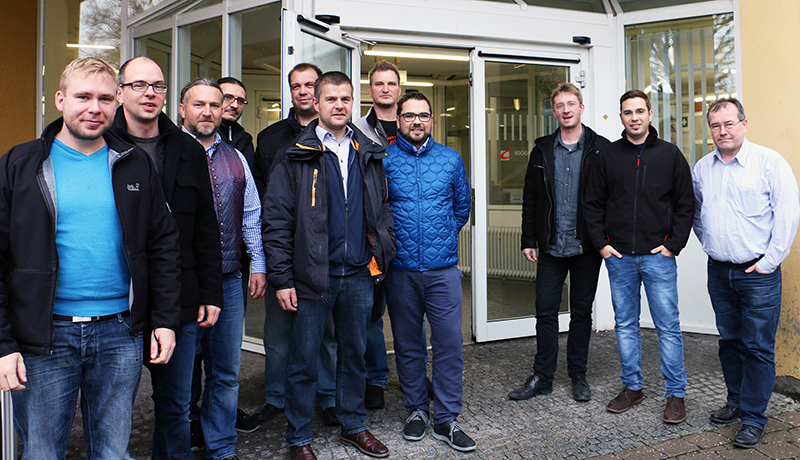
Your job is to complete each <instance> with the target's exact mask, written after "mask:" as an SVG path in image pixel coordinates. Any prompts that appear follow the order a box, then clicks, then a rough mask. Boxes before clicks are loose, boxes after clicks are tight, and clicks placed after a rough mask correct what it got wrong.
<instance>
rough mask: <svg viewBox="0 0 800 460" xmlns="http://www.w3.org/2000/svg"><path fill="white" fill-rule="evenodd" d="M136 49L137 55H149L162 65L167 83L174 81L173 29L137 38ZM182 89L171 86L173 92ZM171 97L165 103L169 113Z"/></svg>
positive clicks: (166, 110) (165, 108)
mask: <svg viewBox="0 0 800 460" xmlns="http://www.w3.org/2000/svg"><path fill="white" fill-rule="evenodd" d="M135 50H136V51H135V53H136V56H147V57H149V58H150V59H152V60H154V61H155V62H156V64H158V66H159V67H161V71H162V72H163V73H164V81H165V82H166V83H167V84H169V83H170V82H171V81H172V80H171V77H172V72H171V69H172V29H170V30H165V31H163V32H158V33H155V34H152V35H147V36H144V37H141V38H137V39H136V43H135ZM180 90H181V89H180V88H169V91H170V92H171V93H174V92H180ZM171 99H172V98H170V97H168V98H167V99H166V102H165V104H164V110H165V112H166V113H169V104H170V101H171Z"/></svg>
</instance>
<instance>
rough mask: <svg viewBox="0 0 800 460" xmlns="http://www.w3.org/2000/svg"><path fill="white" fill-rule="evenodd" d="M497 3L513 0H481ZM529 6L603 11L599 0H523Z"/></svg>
mask: <svg viewBox="0 0 800 460" xmlns="http://www.w3.org/2000/svg"><path fill="white" fill-rule="evenodd" d="M483 1H490V2H498V3H513V4H516V3H517V2H516V1H514V0H483ZM525 3H526V4H528V5H530V6H546V7H548V8H560V9H563V10H574V11H591V12H594V13H605V12H606V11H605V9H604V8H603V2H602V1H601V0H525Z"/></svg>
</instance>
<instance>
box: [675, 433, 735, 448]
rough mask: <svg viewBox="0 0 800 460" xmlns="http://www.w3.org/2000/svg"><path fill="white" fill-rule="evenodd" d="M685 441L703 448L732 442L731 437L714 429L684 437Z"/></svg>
mask: <svg viewBox="0 0 800 460" xmlns="http://www.w3.org/2000/svg"><path fill="white" fill-rule="evenodd" d="M683 440H684V441H686V442H689V443H692V444H694V445H696V446H698V447H700V448H701V449H707V448H709V447H714V446H721V445H723V444H727V443H729V442H731V440H730V438H727V437H725V436H722V435H720V434H719V433H717V432H714V431H706V432H704V433H697V434H693V435H689V436H686V437H684V438H683Z"/></svg>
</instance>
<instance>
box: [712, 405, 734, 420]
mask: <svg viewBox="0 0 800 460" xmlns="http://www.w3.org/2000/svg"><path fill="white" fill-rule="evenodd" d="M737 418H739V408H738V407H733V406H728V405H725V407H723V408H722V409H720V410H718V411H714V412H712V413H711V415H709V416H708V419H709V420H711V421H712V422H714V423H719V424H721V425H730V424H731V423H733V422H735V421H736V419H737Z"/></svg>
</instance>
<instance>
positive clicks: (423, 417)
mask: <svg viewBox="0 0 800 460" xmlns="http://www.w3.org/2000/svg"><path fill="white" fill-rule="evenodd" d="M428 420H429V419H428V411H424V410H421V409H417V410H415V411H414V412H412V413H411V415H409V416H408V418H407V419H406V426H405V428H403V437H404V438H406V439H407V440H409V441H421V440H422V438H424V437H425V429H426V428H427V427H428Z"/></svg>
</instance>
